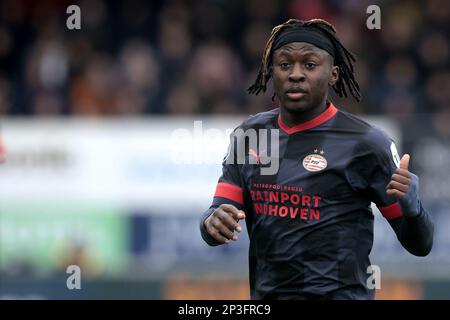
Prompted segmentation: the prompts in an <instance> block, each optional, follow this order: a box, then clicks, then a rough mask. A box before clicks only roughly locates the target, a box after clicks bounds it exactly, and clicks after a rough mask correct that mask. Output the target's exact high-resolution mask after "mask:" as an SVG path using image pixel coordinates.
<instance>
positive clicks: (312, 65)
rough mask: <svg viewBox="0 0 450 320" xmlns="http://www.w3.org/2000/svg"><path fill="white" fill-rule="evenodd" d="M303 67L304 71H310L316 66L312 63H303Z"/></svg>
mask: <svg viewBox="0 0 450 320" xmlns="http://www.w3.org/2000/svg"><path fill="white" fill-rule="evenodd" d="M305 67H306V69H308V70H311V69H314V68H315V67H316V64H315V63H312V62H307V63H305Z"/></svg>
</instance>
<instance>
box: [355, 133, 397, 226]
mask: <svg viewBox="0 0 450 320" xmlns="http://www.w3.org/2000/svg"><path fill="white" fill-rule="evenodd" d="M399 163H400V158H399V155H398V152H397V147H396V145H395V142H394V141H393V140H392V139H390V138H389V137H388V136H387V135H386V134H385V133H384V132H382V131H381V130H379V129H377V128H371V130H370V131H369V132H368V133H367V134H366V136H365V138H364V139H363V141H362V142H361V143H359V144H358V145H357V146H356V148H355V150H354V155H353V157H352V160H351V162H350V164H349V166H348V170H347V178H348V180H349V182H350V184H351V185H352V187H353V189H354V190H356V191H358V192H360V193H362V194H364V195H365V196H366V197H367V198H368V199H369V200H370V201H372V202H374V203H375V204H376V206H377V207H378V209H379V210H380V212H381V213H382V215H383V216H384V217H385V218H387V219H394V218H398V217H400V216H402V215H403V214H402V212H401V209H400V205H399V203H398V201H397V200H396V199H395V198H393V197H391V196H389V195H388V194H387V193H386V186H387V185H388V183H389V182H390V181H391V177H392V175H393V174H394V172H395V170H396V168H397V167H398V166H399Z"/></svg>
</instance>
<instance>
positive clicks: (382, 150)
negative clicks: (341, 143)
mask: <svg viewBox="0 0 450 320" xmlns="http://www.w3.org/2000/svg"><path fill="white" fill-rule="evenodd" d="M339 115H340V117H341V122H342V123H343V125H346V126H347V127H349V128H353V130H356V131H358V132H359V133H360V134H358V135H357V136H358V138H357V140H358V143H357V144H356V146H357V147H356V150H355V152H356V153H358V154H372V155H375V157H376V158H378V159H379V161H382V162H386V163H390V162H392V161H393V162H394V163H395V164H397V162H399V161H400V158H399V155H398V151H397V147H396V145H395V142H394V140H393V139H392V138H391V137H389V135H388V134H387V133H386V132H384V131H383V130H382V129H380V128H378V127H376V126H373V125H371V124H370V123H368V122H366V121H364V120H362V119H360V118H358V117H356V116H354V115H352V114H349V113H347V112H344V111H340V112H339Z"/></svg>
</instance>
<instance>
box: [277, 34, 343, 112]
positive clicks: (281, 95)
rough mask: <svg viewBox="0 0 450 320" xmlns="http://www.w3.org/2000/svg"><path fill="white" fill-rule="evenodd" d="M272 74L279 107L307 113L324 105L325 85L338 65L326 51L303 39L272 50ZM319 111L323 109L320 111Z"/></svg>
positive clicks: (333, 80) (335, 75)
mask: <svg viewBox="0 0 450 320" xmlns="http://www.w3.org/2000/svg"><path fill="white" fill-rule="evenodd" d="M272 77H273V84H274V89H275V94H276V96H277V97H278V99H279V100H280V103H281V108H283V109H285V110H286V111H288V112H290V113H310V112H314V111H315V110H317V109H319V108H325V103H326V99H327V96H328V86H329V85H334V84H335V83H336V81H337V79H338V67H336V66H333V58H332V57H331V55H330V54H328V52H326V51H325V50H322V49H320V48H318V47H316V46H314V45H312V44H309V43H306V42H292V43H288V44H286V45H284V46H282V47H281V48H279V49H277V50H275V52H274V53H273V64H272ZM320 111H323V110H320Z"/></svg>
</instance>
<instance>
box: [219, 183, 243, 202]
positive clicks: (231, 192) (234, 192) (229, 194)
mask: <svg viewBox="0 0 450 320" xmlns="http://www.w3.org/2000/svg"><path fill="white" fill-rule="evenodd" d="M214 197H221V198H227V199H230V200H233V201H235V202H237V203H239V204H242V205H243V204H244V198H243V196H242V188H240V187H238V186H235V185H234V184H230V183H225V182H219V183H218V184H217V187H216V193H215V194H214Z"/></svg>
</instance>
